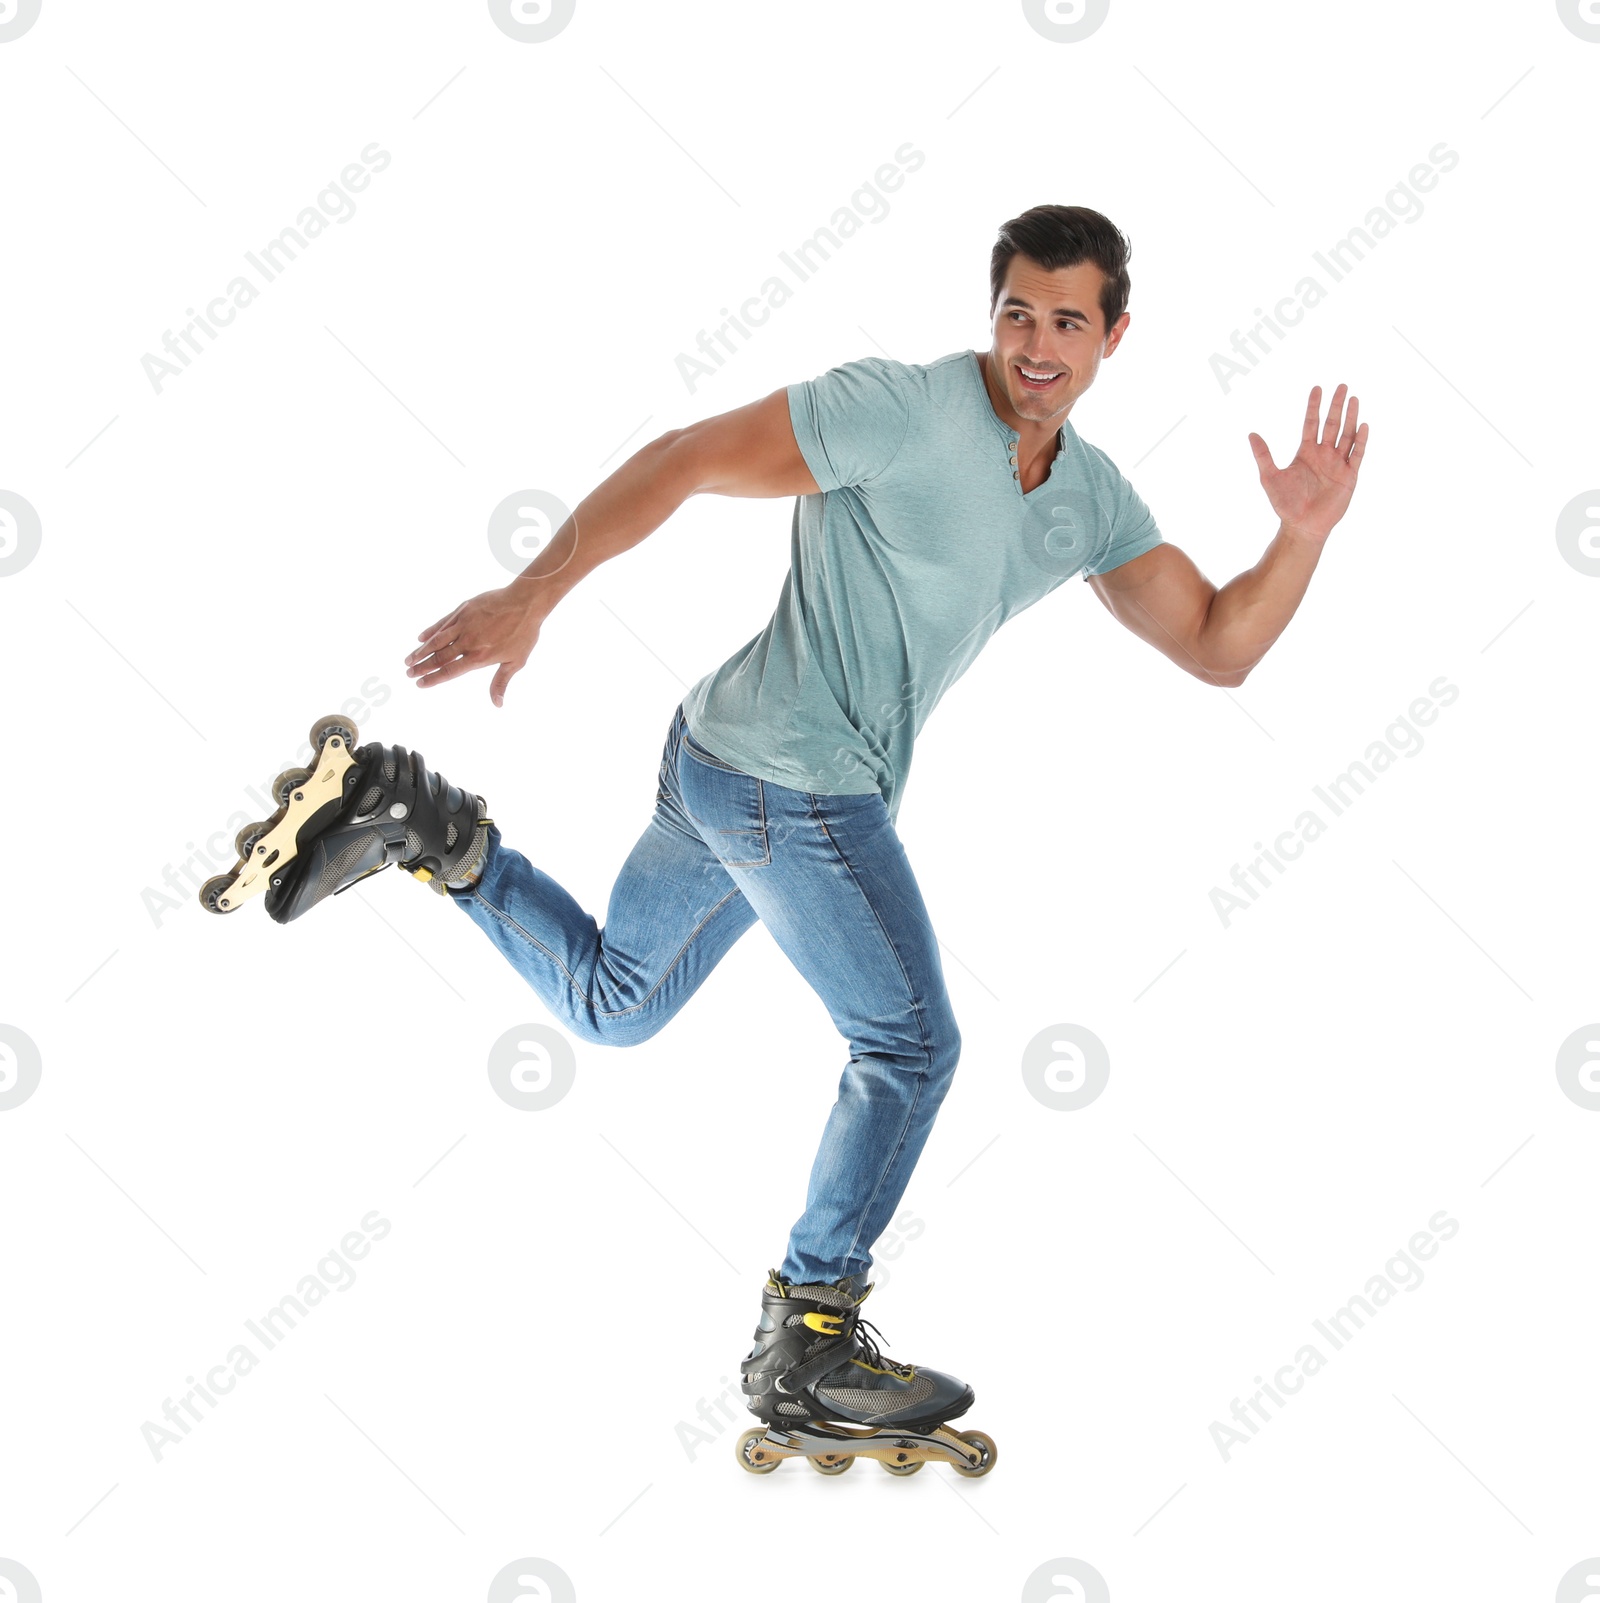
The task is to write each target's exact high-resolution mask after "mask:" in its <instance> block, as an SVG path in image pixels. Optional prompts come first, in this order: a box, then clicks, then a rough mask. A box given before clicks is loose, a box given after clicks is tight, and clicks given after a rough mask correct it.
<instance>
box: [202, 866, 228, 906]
mask: <svg viewBox="0 0 1600 1603" xmlns="http://www.w3.org/2000/svg"><path fill="white" fill-rule="evenodd" d="M232 883H233V875H232V874H217V875H214V876H213V877H212V878H211V879H208V880H207V881H206V882H205V884H204V885H202V886H201V887H200V905H201V906H202V907H203V908H205V910H206V911H207V912H208V913H231V912H233V908H231V907H224V906H222V893H223V892H224V891H225V890H227V888H228V887H229V886H230V885H231V884H232Z"/></svg>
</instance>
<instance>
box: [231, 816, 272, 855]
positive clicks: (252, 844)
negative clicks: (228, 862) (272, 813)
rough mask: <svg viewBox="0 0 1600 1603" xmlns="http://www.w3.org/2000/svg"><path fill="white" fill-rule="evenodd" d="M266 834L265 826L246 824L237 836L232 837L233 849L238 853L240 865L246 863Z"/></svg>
mask: <svg viewBox="0 0 1600 1603" xmlns="http://www.w3.org/2000/svg"><path fill="white" fill-rule="evenodd" d="M267 834H268V828H267V825H265V824H246V825H245V826H244V828H243V829H241V830H240V831H239V833H238V834H237V835H235V836H234V837H233V849H234V851H235V852H237V853H238V856H239V861H240V862H241V863H248V862H249V861H250V858H251V856H252V854H253V853H254V852H255V849H256V847H257V845H259V844H260V842H261V841H262V840H263V839H264V838H265V836H266V835H267Z"/></svg>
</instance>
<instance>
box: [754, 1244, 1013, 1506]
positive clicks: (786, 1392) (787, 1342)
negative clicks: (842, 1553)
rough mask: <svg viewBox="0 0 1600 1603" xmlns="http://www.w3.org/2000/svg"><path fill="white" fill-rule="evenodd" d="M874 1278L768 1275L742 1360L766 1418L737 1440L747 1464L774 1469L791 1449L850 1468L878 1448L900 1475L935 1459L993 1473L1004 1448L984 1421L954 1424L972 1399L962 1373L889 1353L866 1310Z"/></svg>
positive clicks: (815, 1462)
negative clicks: (860, 1281) (976, 1426)
mask: <svg viewBox="0 0 1600 1603" xmlns="http://www.w3.org/2000/svg"><path fill="white" fill-rule="evenodd" d="M871 1290H872V1287H871V1286H870V1285H868V1286H865V1287H863V1288H861V1289H860V1290H857V1288H856V1285H855V1282H854V1280H853V1279H852V1278H851V1277H850V1276H848V1275H846V1276H845V1277H844V1278H843V1279H841V1280H837V1281H835V1282H834V1283H833V1284H831V1285H806V1286H796V1285H791V1284H790V1283H789V1282H788V1281H786V1280H785V1279H784V1278H783V1277H782V1276H781V1275H779V1274H778V1273H777V1271H776V1270H773V1271H772V1272H770V1273H769V1274H768V1276H767V1283H766V1286H765V1287H764V1288H763V1291H762V1297H761V1322H760V1324H758V1325H757V1327H756V1335H755V1346H754V1348H753V1349H752V1350H751V1353H750V1356H749V1357H748V1358H746V1359H745V1360H744V1361H743V1362H742V1363H741V1364H740V1366H739V1368H740V1371H741V1380H740V1386H741V1388H742V1389H743V1391H744V1394H745V1406H746V1407H747V1408H748V1409H749V1410H750V1411H751V1412H752V1413H753V1414H755V1415H756V1416H757V1417H758V1418H760V1419H762V1420H765V1421H766V1427H765V1429H756V1430H749V1431H746V1432H745V1433H744V1435H743V1436H741V1437H740V1438H739V1440H738V1442H737V1444H736V1450H737V1456H738V1459H739V1463H740V1465H741V1466H742V1467H743V1468H744V1469H747V1470H749V1471H750V1473H751V1474H752V1475H767V1474H770V1473H771V1472H772V1471H773V1470H775V1469H776V1468H777V1467H778V1466H779V1464H781V1463H782V1462H783V1460H784V1459H786V1458H804V1459H805V1460H806V1461H807V1462H808V1463H809V1464H810V1465H811V1467H812V1468H813V1469H814V1470H816V1471H818V1473H820V1474H823V1475H842V1474H843V1473H844V1472H845V1471H846V1470H847V1469H849V1467H850V1466H851V1465H852V1464H853V1463H855V1461H856V1459H858V1458H875V1459H877V1460H878V1462H879V1463H881V1464H882V1465H883V1467H884V1468H885V1469H886V1470H888V1471H889V1473H890V1474H891V1475H915V1474H916V1472H917V1471H918V1470H919V1469H921V1468H922V1466H923V1465H924V1464H926V1463H928V1462H930V1461H931V1462H933V1463H938V1464H948V1465H950V1467H951V1468H952V1469H953V1470H955V1472H956V1474H958V1475H968V1476H976V1475H987V1474H988V1473H989V1471H990V1470H991V1469H993V1468H994V1465H995V1460H996V1458H997V1457H998V1449H997V1448H996V1447H995V1444H994V1442H993V1441H992V1440H991V1439H990V1438H989V1437H988V1436H985V1435H984V1434H983V1432H982V1431H979V1430H972V1431H953V1430H949V1429H947V1428H946V1427H947V1424H948V1422H949V1421H950V1420H952V1419H955V1418H957V1417H958V1416H960V1415H961V1414H964V1413H965V1412H966V1411H967V1410H968V1409H969V1408H970V1407H971V1406H972V1403H973V1394H972V1388H971V1387H970V1386H968V1385H967V1384H966V1383H965V1382H964V1381H960V1380H957V1379H956V1378H955V1377H954V1376H953V1375H943V1374H940V1373H939V1371H938V1370H935V1369H923V1368H921V1367H919V1366H917V1365H914V1364H902V1363H896V1362H894V1361H893V1360H891V1359H889V1358H886V1357H885V1356H884V1355H883V1353H882V1352H881V1351H880V1350H879V1348H878V1345H877V1342H875V1341H874V1340H873V1339H872V1336H869V1335H867V1334H865V1332H866V1331H868V1330H872V1331H873V1333H874V1335H877V1336H879V1337H880V1338H881V1336H882V1332H881V1331H876V1330H874V1327H873V1326H871V1325H869V1324H867V1323H866V1321H865V1320H863V1319H862V1318H861V1315H860V1307H861V1304H862V1303H863V1302H865V1301H866V1299H867V1296H868V1294H869V1293H870V1292H871Z"/></svg>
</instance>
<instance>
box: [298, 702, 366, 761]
mask: <svg viewBox="0 0 1600 1603" xmlns="http://www.w3.org/2000/svg"><path fill="white" fill-rule="evenodd" d="M331 735H337V736H339V738H340V739H341V740H343V741H344V749H345V750H346V751H347V752H349V753H350V755H351V756H352V757H353V756H354V755H355V750H356V741H357V740H359V739H360V738H361V731H360V730H359V729H358V728H356V726H355V725H354V724H353V723H351V722H350V720H349V719H348V718H341V717H339V715H338V714H337V713H332V714H330V715H329V716H328V717H326V718H319V719H318V720H317V721H316V722H315V723H314V724H313V725H312V726H311V735H310V740H311V749H312V750H313V751H314V752H316V753H317V754H318V755H319V756H320V755H321V753H322V748H323V747H324V746H325V745H326V744H327V742H328V738H329V737H330V736H331Z"/></svg>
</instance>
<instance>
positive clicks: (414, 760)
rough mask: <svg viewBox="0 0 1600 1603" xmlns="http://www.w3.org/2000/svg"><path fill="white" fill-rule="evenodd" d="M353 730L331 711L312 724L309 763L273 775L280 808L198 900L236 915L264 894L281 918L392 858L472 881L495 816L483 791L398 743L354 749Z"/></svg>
mask: <svg viewBox="0 0 1600 1603" xmlns="http://www.w3.org/2000/svg"><path fill="white" fill-rule="evenodd" d="M358 733H359V732H358V731H357V729H356V727H355V725H354V724H352V723H351V722H350V721H349V720H348V719H342V718H337V717H334V718H323V719H320V720H319V721H318V722H317V723H316V724H314V725H313V726H312V730H311V745H312V749H313V750H314V751H315V752H316V753H317V766H316V768H315V770H314V771H313V770H307V769H304V768H291V769H289V770H288V771H287V772H285V773H282V774H280V775H279V776H278V778H277V779H276V780H275V781H274V782H273V792H274V794H275V795H276V797H277V799H278V802H279V804H280V805H279V808H278V811H277V812H276V813H274V814H273V815H272V817H271V818H269V819H267V820H266V822H265V823H261V824H247V825H246V826H245V827H244V828H243V829H242V830H240V831H239V834H238V836H237V837H236V838H235V841H234V845H235V847H236V849H237V850H238V853H239V862H238V863H237V864H236V865H235V867H234V869H233V872H232V873H231V874H219V875H218V876H217V877H216V878H214V879H209V880H207V881H206V883H205V884H204V885H203V886H202V887H201V889H200V902H201V905H202V906H203V907H205V908H206V909H207V910H208V911H210V912H213V913H232V912H235V911H236V910H237V909H238V908H240V907H241V906H243V905H244V903H245V902H247V901H249V900H250V899H251V897H253V896H257V895H260V894H261V893H263V892H265V899H266V909H267V913H268V915H269V916H270V917H271V918H272V919H274V920H275V921H276V922H277V923H279V924H287V923H289V921H290V920H291V919H296V918H299V917H300V915H301V914H302V913H306V912H309V911H310V909H311V908H313V907H315V906H316V905H317V903H318V902H320V901H323V900H324V899H325V898H326V897H329V896H333V895H336V894H337V893H338V892H340V891H342V890H345V889H346V888H347V887H349V886H351V885H353V884H355V882H356V881H357V880H360V879H366V878H367V877H368V876H369V875H371V874H376V873H377V872H378V871H379V870H380V869H384V868H387V867H388V866H389V865H390V864H391V863H398V864H399V865H400V866H401V867H402V868H403V869H405V870H406V871H407V872H408V873H410V874H413V875H415V876H416V878H418V879H420V880H422V881H424V882H425V883H427V884H429V885H430V886H431V887H432V888H433V889H434V890H436V891H438V892H439V893H440V894H441V895H443V894H444V892H445V891H446V890H459V889H463V888H464V887H465V886H467V885H470V884H472V883H474V882H475V880H476V879H477V875H478V871H479V865H480V862H481V859H482V857H483V852H484V848H485V846H486V845H487V843H488V838H489V825H490V824H491V823H492V822H493V820H492V819H491V818H489V817H488V814H487V809H486V807H485V806H484V801H483V797H481V796H475V795H472V794H470V793H468V792H465V791H462V790H460V789H458V788H457V787H456V786H454V785H452V784H450V783H449V782H448V781H447V780H446V779H444V778H443V777H442V776H441V775H439V774H435V773H430V772H429V770H428V767H427V764H426V763H424V761H423V760H422V756H421V754H420V753H418V752H408V751H407V750H406V748H405V747H404V746H380V745H378V744H377V743H376V742H373V743H371V744H368V745H366V746H362V747H361V748H360V749H359V750H356V749H355V742H356V738H357V735H358Z"/></svg>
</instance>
